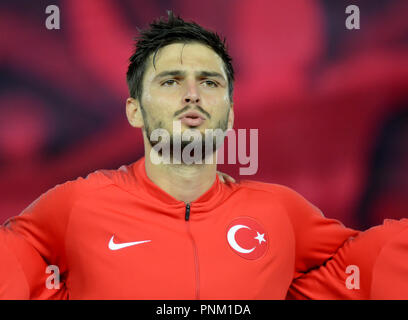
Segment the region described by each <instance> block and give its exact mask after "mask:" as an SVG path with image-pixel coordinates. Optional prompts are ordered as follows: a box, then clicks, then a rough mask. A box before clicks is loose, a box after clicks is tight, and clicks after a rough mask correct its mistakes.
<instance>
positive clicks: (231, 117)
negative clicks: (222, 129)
mask: <svg viewBox="0 0 408 320" xmlns="http://www.w3.org/2000/svg"><path fill="white" fill-rule="evenodd" d="M233 127H234V103H233V102H232V103H231V109H230V111H229V115H228V129H232V128H233Z"/></svg>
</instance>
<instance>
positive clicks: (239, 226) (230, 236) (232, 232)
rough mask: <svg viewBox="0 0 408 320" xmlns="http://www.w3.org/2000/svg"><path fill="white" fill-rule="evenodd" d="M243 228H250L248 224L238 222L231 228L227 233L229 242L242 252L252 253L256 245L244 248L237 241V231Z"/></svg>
mask: <svg viewBox="0 0 408 320" xmlns="http://www.w3.org/2000/svg"><path fill="white" fill-rule="evenodd" d="M242 228H246V229H250V228H249V227H247V226H244V225H242V224H237V225H236V226H233V227H232V228H231V229H229V231H228V234H227V239H228V242H229V244H230V245H231V247H232V248H233V249H234V250H236V251H238V252H241V253H251V252H252V251H254V250H255V247H253V248H252V249H249V250H248V249H244V248H242V247H240V246H239V245H238V243H237V241H236V240H235V233H236V232H237V231H238V230H239V229H242Z"/></svg>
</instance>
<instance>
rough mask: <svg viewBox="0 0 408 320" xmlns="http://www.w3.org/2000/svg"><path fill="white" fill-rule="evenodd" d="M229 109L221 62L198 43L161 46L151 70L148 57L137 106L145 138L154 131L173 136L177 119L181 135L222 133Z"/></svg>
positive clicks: (227, 124) (229, 119)
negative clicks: (186, 133) (139, 100)
mask: <svg viewBox="0 0 408 320" xmlns="http://www.w3.org/2000/svg"><path fill="white" fill-rule="evenodd" d="M231 106H232V105H231V102H230V100H229V95H228V82H227V76H226V73H225V71H224V64H223V61H222V59H221V58H220V57H219V56H218V55H217V54H216V53H215V52H214V51H213V50H212V49H210V48H209V47H207V46H205V45H202V44H198V43H190V44H183V43H175V44H171V45H168V46H165V47H164V48H162V49H160V50H159V51H158V53H157V55H156V59H155V67H154V66H153V58H152V56H151V57H150V60H149V62H148V65H147V67H146V72H145V76H144V79H143V94H142V98H141V106H140V107H141V112H142V116H143V122H144V130H145V134H146V135H147V138H148V139H149V137H150V135H151V133H152V131H153V130H155V129H158V128H160V129H165V130H167V131H168V132H169V133H170V134H171V136H173V121H177V120H181V132H184V131H185V130H188V129H196V130H199V131H200V133H201V134H202V135H203V134H204V133H205V129H218V128H220V129H222V130H223V131H225V130H226V129H227V128H229V127H232V122H233V111H232V108H231ZM149 141H150V139H149ZM150 143H151V144H152V145H154V142H152V141H150Z"/></svg>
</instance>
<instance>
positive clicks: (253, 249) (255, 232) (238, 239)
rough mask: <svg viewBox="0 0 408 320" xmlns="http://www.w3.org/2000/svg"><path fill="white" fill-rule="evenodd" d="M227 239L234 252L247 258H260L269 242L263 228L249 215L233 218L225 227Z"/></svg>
mask: <svg viewBox="0 0 408 320" xmlns="http://www.w3.org/2000/svg"><path fill="white" fill-rule="evenodd" d="M227 241H228V244H229V245H230V247H231V249H232V250H233V251H234V252H235V253H236V254H238V255H239V256H241V257H243V258H245V259H249V260H255V259H259V258H261V257H262V256H263V255H264V254H265V252H266V250H267V249H268V243H269V241H268V236H267V234H266V231H265V228H264V227H262V226H261V224H260V223H259V222H258V221H256V220H255V219H254V218H251V217H240V218H236V219H234V220H233V221H232V222H231V223H230V224H229V226H228V228H227Z"/></svg>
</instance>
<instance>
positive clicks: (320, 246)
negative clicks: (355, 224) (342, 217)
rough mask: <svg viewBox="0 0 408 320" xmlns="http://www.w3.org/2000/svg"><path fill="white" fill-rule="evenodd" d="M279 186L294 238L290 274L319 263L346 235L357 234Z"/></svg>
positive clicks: (340, 244)
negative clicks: (292, 264) (293, 254)
mask: <svg viewBox="0 0 408 320" xmlns="http://www.w3.org/2000/svg"><path fill="white" fill-rule="evenodd" d="M279 188H280V191H279V196H280V197H281V202H282V203H283V205H284V207H285V209H286V211H287V214H288V216H289V220H290V222H291V224H292V227H293V233H294V238H295V242H296V245H295V270H294V278H297V277H300V276H301V275H302V274H303V273H305V272H308V271H310V270H311V269H313V268H317V267H319V266H321V265H322V264H323V263H324V262H325V261H327V260H328V259H329V258H331V257H332V256H333V255H334V254H335V253H336V252H337V250H338V249H339V248H340V247H341V246H343V244H344V243H345V242H346V241H347V239H349V238H350V237H355V236H357V235H358V233H359V231H356V230H352V229H349V228H346V227H344V225H343V224H342V223H340V222H339V221H338V220H335V219H328V218H325V217H324V216H323V214H322V212H321V211H320V210H319V209H318V208H316V207H315V206H314V205H312V204H311V203H310V202H308V201H307V200H306V199H305V198H303V197H302V196H301V195H299V194H298V193H296V192H295V191H293V190H291V189H289V188H287V187H283V186H280V187H279Z"/></svg>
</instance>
